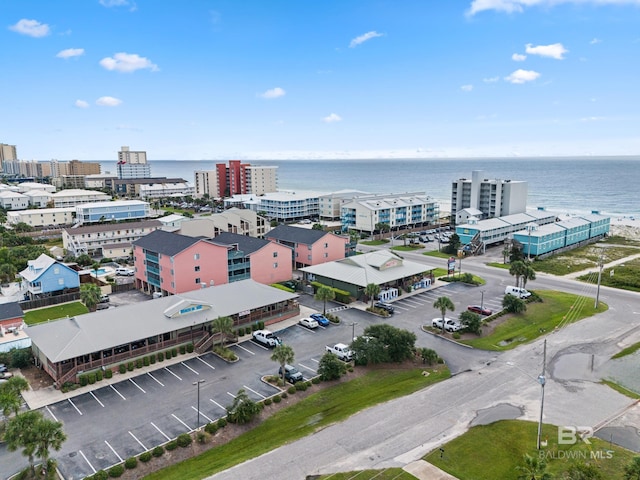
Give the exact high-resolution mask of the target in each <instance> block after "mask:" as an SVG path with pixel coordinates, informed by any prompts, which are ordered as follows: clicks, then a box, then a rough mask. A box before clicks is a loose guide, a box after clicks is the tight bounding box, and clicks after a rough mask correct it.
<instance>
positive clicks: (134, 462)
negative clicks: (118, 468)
mask: <svg viewBox="0 0 640 480" xmlns="http://www.w3.org/2000/svg"><path fill="white" fill-rule="evenodd" d="M137 466H138V459H137V458H136V457H129V458H127V459H126V460H125V461H124V468H126V469H127V470H131V469H133V468H136V467H137Z"/></svg>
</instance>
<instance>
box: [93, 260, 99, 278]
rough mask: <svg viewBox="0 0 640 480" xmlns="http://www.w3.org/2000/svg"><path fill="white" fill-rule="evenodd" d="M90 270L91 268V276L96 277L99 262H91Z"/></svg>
mask: <svg viewBox="0 0 640 480" xmlns="http://www.w3.org/2000/svg"><path fill="white" fill-rule="evenodd" d="M91 270H93V276H94V277H96V278H98V270H100V262H93V263H92V264H91Z"/></svg>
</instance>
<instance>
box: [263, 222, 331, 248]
mask: <svg viewBox="0 0 640 480" xmlns="http://www.w3.org/2000/svg"><path fill="white" fill-rule="evenodd" d="M325 235H330V234H329V233H327V232H324V231H322V230H314V229H312V228H299V227H291V226H289V225H278V226H277V227H276V228H274V229H273V230H269V232H268V233H267V234H266V235H265V236H266V237H267V238H275V239H276V240H282V241H284V242H292V243H302V244H303V245H313V244H314V243H316V242H317V241H318V240H320V239H321V238H322V237H324V236H325Z"/></svg>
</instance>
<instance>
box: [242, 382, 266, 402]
mask: <svg viewBox="0 0 640 480" xmlns="http://www.w3.org/2000/svg"><path fill="white" fill-rule="evenodd" d="M243 387H244V388H246V389H247V390H249V391H250V392H253V393H255V394H256V395H258V396H259V397H262V398H263V399H264V398H267V397H265V396H264V395H262V394H261V393H260V392H256V391H255V390H253V389H251V388H249V387H247V386H246V385H243Z"/></svg>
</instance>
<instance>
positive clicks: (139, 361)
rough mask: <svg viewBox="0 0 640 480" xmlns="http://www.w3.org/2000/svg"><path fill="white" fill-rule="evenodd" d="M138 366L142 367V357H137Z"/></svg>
mask: <svg viewBox="0 0 640 480" xmlns="http://www.w3.org/2000/svg"><path fill="white" fill-rule="evenodd" d="M136 368H142V359H141V358H136Z"/></svg>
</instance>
